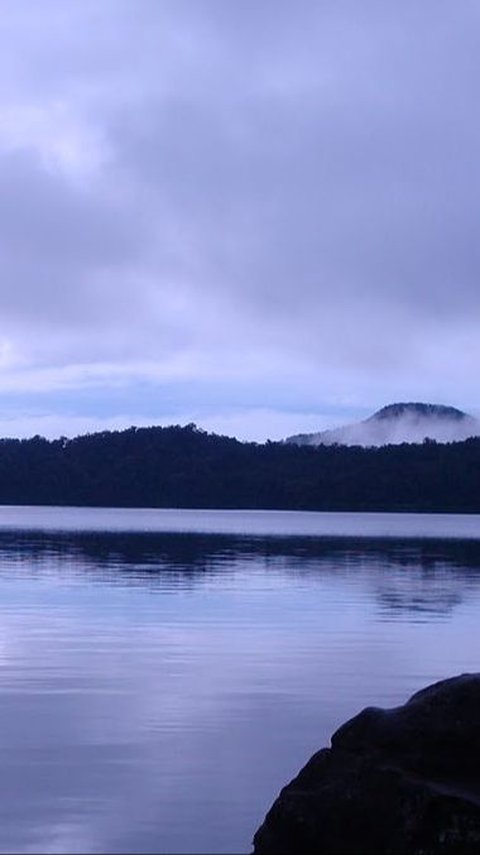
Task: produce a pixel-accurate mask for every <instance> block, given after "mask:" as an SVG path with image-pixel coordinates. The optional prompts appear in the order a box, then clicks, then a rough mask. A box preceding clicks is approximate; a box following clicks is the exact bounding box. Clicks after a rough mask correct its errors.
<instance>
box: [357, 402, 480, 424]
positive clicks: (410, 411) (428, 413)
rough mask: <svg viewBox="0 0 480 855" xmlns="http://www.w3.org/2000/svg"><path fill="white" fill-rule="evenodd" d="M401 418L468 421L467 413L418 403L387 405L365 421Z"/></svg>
mask: <svg viewBox="0 0 480 855" xmlns="http://www.w3.org/2000/svg"><path fill="white" fill-rule="evenodd" d="M402 416H417V417H422V418H441V419H443V418H445V419H458V420H459V421H461V420H462V419H469V418H471V416H469V415H468V414H467V413H464V412H463V411H462V410H457V408H456V407H447V406H445V404H423V403H420V402H415V403H401V404H387V406H386V407H382V408H381V410H377V412H376V413H374V414H373V416H370V417H369V418H368V419H367V421H373V420H375V421H379V420H381V419H398V418H401V417H402Z"/></svg>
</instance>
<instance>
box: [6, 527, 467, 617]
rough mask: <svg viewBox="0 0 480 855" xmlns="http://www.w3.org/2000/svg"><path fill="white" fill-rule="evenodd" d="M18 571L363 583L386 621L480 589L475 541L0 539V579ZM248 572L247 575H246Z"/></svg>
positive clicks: (160, 582)
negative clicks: (254, 575)
mask: <svg viewBox="0 0 480 855" xmlns="http://www.w3.org/2000/svg"><path fill="white" fill-rule="evenodd" d="M17 565H21V566H22V568H25V567H26V566H27V567H29V568H31V570H32V571H35V572H38V571H42V572H49V568H50V569H51V568H52V567H53V565H55V572H56V573H58V571H59V569H60V571H61V572H62V571H63V570H64V571H65V573H67V574H72V573H75V574H82V575H83V574H88V575H89V577H90V579H91V581H92V582H93V583H95V582H96V581H102V582H106V581H107V582H108V583H109V584H112V585H116V584H121V585H123V586H125V585H132V586H135V585H140V586H142V585H143V586H144V585H146V584H148V586H149V588H155V587H156V586H158V587H159V588H161V587H162V586H164V585H165V583H166V581H168V583H169V584H170V583H171V584H172V585H174V584H175V583H176V582H180V581H181V584H182V587H191V586H192V585H197V584H202V583H203V582H204V581H205V580H206V579H207V578H208V579H212V577H217V576H219V575H220V574H225V573H227V574H232V573H233V574H235V573H237V572H242V573H245V572H248V568H249V567H252V565H254V566H255V568H256V570H257V571H258V569H260V570H262V571H263V572H265V573H270V572H271V573H272V574H274V575H276V576H279V575H282V574H288V576H289V577H290V578H292V577H298V578H300V579H302V578H305V579H307V578H308V579H311V578H312V576H313V577H315V576H316V577H318V578H319V579H321V577H324V576H325V575H330V576H336V577H339V578H343V579H345V580H346V579H349V580H351V581H352V582H354V583H355V584H357V583H358V584H363V585H366V586H367V587H368V588H369V589H370V590H372V588H373V595H374V597H375V599H376V601H377V602H378V605H379V607H380V612H381V615H382V616H384V617H385V619H388V620H391V619H392V618H395V617H401V616H402V615H403V616H406V615H408V616H409V617H410V618H412V617H417V618H420V619H421V615H422V614H425V615H427V614H430V615H432V614H437V615H442V614H445V615H447V614H448V613H450V612H451V611H452V610H453V609H454V608H455V607H456V606H458V605H459V604H460V603H461V602H462V600H463V598H464V597H465V595H466V594H467V593H468V591H469V590H470V589H472V588H477V587H479V586H480V542H477V541H474V540H468V541H467V540H465V541H459V540H456V541H454V540H452V541H448V540H394V539H373V538H372V539H368V538H329V537H325V538H312V537H308V538H304V537H285V538H281V537H254V538H252V537H245V536H232V535H207V534H188V533H187V534H178V533H175V534H166V533H155V534H151V533H148V534H143V533H117V532H115V533H103V532H102V533H98V532H95V533H93V532H90V533H78V534H77V533H71V532H69V533H55V534H52V533H40V532H21V531H18V532H13V531H8V532H6V531H3V532H0V573H5V572H11V571H12V568H13V569H14V568H15V567H17ZM252 569H253V568H252Z"/></svg>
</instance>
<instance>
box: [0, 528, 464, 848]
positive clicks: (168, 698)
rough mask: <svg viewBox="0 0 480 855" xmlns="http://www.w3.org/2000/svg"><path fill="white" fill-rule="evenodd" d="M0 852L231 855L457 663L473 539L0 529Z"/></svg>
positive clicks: (461, 651) (461, 661) (461, 664)
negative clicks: (304, 785)
mask: <svg viewBox="0 0 480 855" xmlns="http://www.w3.org/2000/svg"><path fill="white" fill-rule="evenodd" d="M0 590H1V595H2V598H1V602H2V607H1V622H0V758H1V762H2V769H3V775H2V779H0V829H1V830H0V849H1V851H4V852H7V851H14V852H40V851H50V852H58V851H69V852H80V851H85V852H122V851H131V852H139V853H140V852H151V851H157V852H177V853H178V852H242V851H243V852H247V851H249V849H250V841H251V836H252V834H253V831H254V829H255V828H256V826H257V825H258V823H259V821H260V820H261V818H262V815H263V813H264V811H265V809H266V808H267V806H268V805H269V804H270V803H271V801H272V798H273V797H274V795H275V793H276V792H277V791H278V789H279V787H280V786H281V785H283V784H284V783H285V782H286V780H288V779H289V778H290V777H291V776H292V775H293V774H294V773H295V771H296V770H297V769H298V768H299V766H300V765H302V764H303V762H304V761H305V760H306V758H307V757H308V756H309V755H310V754H311V753H312V752H313V751H314V750H315V749H316V748H318V747H319V746H320V745H322V744H325V742H326V741H327V740H328V737H329V734H330V733H331V732H332V731H333V730H334V729H335V728H336V727H337V726H338V725H339V724H340V722H341V721H343V720H344V719H345V718H347V717H349V716H350V715H351V714H353V713H354V712H356V711H357V710H358V709H359V708H360V707H362V706H364V705H365V704H368V703H376V704H389V703H390V704H391V703H396V702H399V701H401V700H404V699H405V697H407V696H408V695H409V694H411V693H412V692H413V691H414V690H416V689H417V688H420V686H421V685H423V684H425V683H427V682H430V681H431V680H433V679H439V678H441V677H443V676H446V675H448V674H451V673H456V672H458V671H462V670H475V669H476V667H477V661H476V655H475V650H473V649H472V645H471V638H472V636H473V634H474V633H475V632H476V628H477V624H478V609H479V602H480V542H478V541H476V540H474V539H473V538H471V539H470V540H466V541H464V540H460V539H458V540H435V539H431V538H430V539H418V538H408V539H405V538H391V537H390V538H388V539H385V538H378V537H376V538H375V537H373V538H365V537H361V538H360V537H356V536H355V537H333V536H322V537H312V536H309V537H300V536H295V535H292V536H288V537H287V536H277V537H267V536H264V535H258V534H255V535H254V536H253V535H244V536H240V535H227V534H208V533H203V534H202V533H198V532H197V533H188V532H183V533H180V532H178V531H177V532H144V533H141V532H131V531H129V532H125V531H123V532H122V531H118V530H116V531H111V532H106V531H104V532H101V531H92V530H89V531H85V532H82V531H73V530H67V531H57V532H52V531H48V530H39V529H38V528H36V529H32V528H30V529H29V528H28V527H26V526H24V527H23V528H22V529H21V530H13V529H12V528H9V529H5V530H1V531H0Z"/></svg>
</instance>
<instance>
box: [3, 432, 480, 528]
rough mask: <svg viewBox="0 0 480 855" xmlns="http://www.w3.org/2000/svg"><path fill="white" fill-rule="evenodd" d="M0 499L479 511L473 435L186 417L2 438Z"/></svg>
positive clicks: (479, 461)
mask: <svg viewBox="0 0 480 855" xmlns="http://www.w3.org/2000/svg"><path fill="white" fill-rule="evenodd" d="M0 503H1V504H32V505H37V504H42V505H43V504H48V505H90V506H95V505H98V506H113V507H182V508H272V509H290V510H326V511H335V510H337V511H338V510H341V511H350V510H351V511H443V512H454V511H456V512H480V438H472V439H468V440H466V441H465V442H458V443H449V444H441V443H436V442H434V441H431V440H426V441H424V442H423V443H422V444H419V445H407V444H403V445H390V446H384V447H381V448H361V447H356V446H353V447H347V446H340V445H338V446H318V447H310V446H296V445H290V444H285V443H281V442H267V443H264V444H260V443H244V442H239V441H238V440H236V439H233V438H230V437H225V436H217V435H215V434H210V433H206V432H205V431H202V430H199V429H198V428H197V427H196V426H195V425H187V426H186V427H179V426H173V427H167V428H161V427H150V428H136V427H132V428H129V429H127V430H122V431H104V432H101V433H93V434H86V435H84V436H79V437H76V438H74V439H66V438H64V437H62V438H60V439H56V440H47V439H45V438H43V437H40V436H35V437H33V438H31V439H22V440H19V439H2V440H0Z"/></svg>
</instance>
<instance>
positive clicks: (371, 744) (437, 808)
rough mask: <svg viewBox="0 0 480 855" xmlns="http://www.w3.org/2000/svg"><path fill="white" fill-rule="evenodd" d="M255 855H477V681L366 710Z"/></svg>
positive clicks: (261, 834)
mask: <svg viewBox="0 0 480 855" xmlns="http://www.w3.org/2000/svg"><path fill="white" fill-rule="evenodd" d="M254 852H255V853H256V855H270V853H272V855H273V853H275V855H282V853H290V852H291V853H293V852H298V853H313V852H319V853H328V854H329V855H350V854H351V855H367V853H372V855H373V853H383V854H384V855H387V853H388V855H400V854H401V855H433V853H442V855H453V854H454V853H455V855H457V853H458V855H460V853H465V855H474V853H475V855H477V853H479V852H480V674H463V675H461V676H459V677H453V678H452V679H449V680H443V681H442V682H440V683H435V684H434V685H432V686H429V687H428V688H426V689H423V690H422V691H420V692H417V693H416V694H415V695H413V696H412V697H411V698H410V700H409V701H408V702H407V703H406V704H404V706H401V707H396V708H395V709H390V710H383V709H379V708H376V707H368V708H367V709H364V710H363V712H361V713H360V714H359V715H357V716H356V717H355V718H353V719H351V720H350V721H348V722H347V723H346V724H344V725H343V726H342V727H341V728H340V729H339V730H337V732H336V733H335V734H334V736H333V737H332V740H331V748H324V749H323V750H321V751H319V752H318V753H317V754H315V755H314V756H313V757H312V758H311V759H310V760H309V762H308V763H307V765H306V766H305V767H304V768H303V769H302V770H301V772H300V773H299V775H298V776H297V777H296V778H295V779H294V780H293V781H291V783H290V784H288V785H287V786H286V787H285V788H284V789H283V790H282V792H281V793H280V795H279V797H278V799H277V800H276V802H275V803H274V805H273V806H272V808H271V810H270V811H269V812H268V814H267V816H266V818H265V821H264V823H263V825H262V826H261V827H260V828H259V830H258V831H257V833H256V834H255V838H254Z"/></svg>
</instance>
